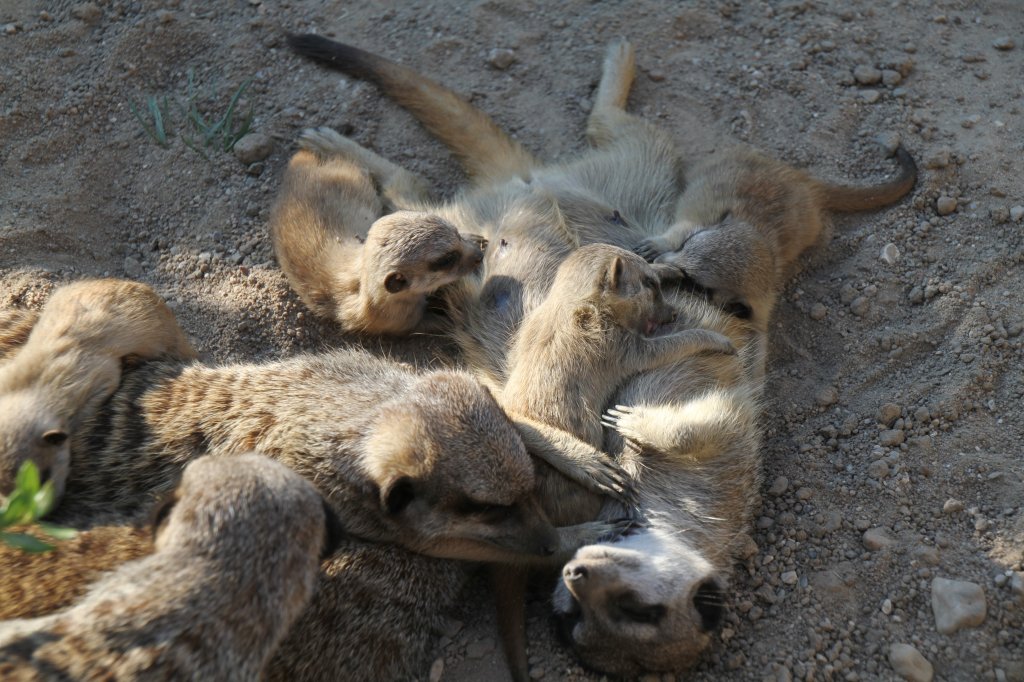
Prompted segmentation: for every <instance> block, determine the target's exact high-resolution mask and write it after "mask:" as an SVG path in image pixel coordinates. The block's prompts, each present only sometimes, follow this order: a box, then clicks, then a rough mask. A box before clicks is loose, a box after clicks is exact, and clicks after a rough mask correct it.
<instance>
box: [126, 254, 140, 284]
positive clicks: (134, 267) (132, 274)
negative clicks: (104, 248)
mask: <svg viewBox="0 0 1024 682" xmlns="http://www.w3.org/2000/svg"><path fill="white" fill-rule="evenodd" d="M124 274H126V275H128V277H129V279H139V278H140V277H142V263H140V262H139V261H138V260H136V259H135V258H132V257H131V256H128V257H126V258H125V259H124Z"/></svg>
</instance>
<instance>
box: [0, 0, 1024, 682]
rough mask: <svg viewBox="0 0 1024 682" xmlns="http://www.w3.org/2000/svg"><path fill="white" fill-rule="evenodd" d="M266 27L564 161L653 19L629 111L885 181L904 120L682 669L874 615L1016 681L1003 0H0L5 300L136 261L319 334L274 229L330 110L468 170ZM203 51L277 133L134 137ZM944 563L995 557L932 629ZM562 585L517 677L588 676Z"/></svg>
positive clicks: (773, 673) (1012, 289) (887, 636)
mask: <svg viewBox="0 0 1024 682" xmlns="http://www.w3.org/2000/svg"><path fill="white" fill-rule="evenodd" d="M282 29H289V30H315V31H318V32H321V33H325V34H327V35H334V36H337V37H338V38H339V39H342V40H345V41H348V42H351V43H354V44H356V45H359V46H362V47H366V48H370V49H373V50H375V51H377V52H380V53H382V54H385V55H388V56H391V57H393V58H396V59H399V60H401V61H404V62H405V63H408V64H411V65H415V66H416V67H418V68H420V69H421V70H423V71H424V72H426V73H429V74H431V75H433V76H435V77H436V78H438V79H440V80H442V81H443V82H445V83H446V84H449V85H451V86H452V87H454V88H455V89H457V90H458V91H460V92H461V93H463V94H465V95H466V96H468V97H469V98H470V99H471V100H472V101H473V102H474V103H475V104H476V105H478V106H479V107H481V108H482V109H484V110H486V111H487V112H489V113H490V114H492V115H493V116H494V117H495V118H496V120H497V121H498V122H499V124H501V125H502V126H503V127H504V128H506V129H507V130H510V131H512V132H514V133H515V134H516V136H517V137H518V138H519V139H521V140H522V141H523V143H524V144H525V145H526V146H527V147H529V148H530V149H531V150H533V151H535V152H536V153H537V154H538V155H540V156H541V157H543V158H546V159H552V160H553V159H558V158H563V157H568V156H571V155H573V154H574V153H576V152H578V151H579V150H580V149H582V148H583V146H584V141H583V134H582V133H583V122H584V119H585V117H586V113H587V111H588V110H589V106H590V98H591V96H592V93H593V89H594V86H595V84H596V80H597V77H598V73H599V64H600V58H601V55H602V52H603V47H604V45H605V44H606V43H607V42H608V41H609V40H611V39H613V38H615V37H617V36H626V37H628V38H630V39H631V40H632V41H633V42H634V43H635V44H636V46H637V52H638V59H639V66H640V70H641V73H640V77H639V78H638V81H637V83H636V87H635V89H634V95H633V97H632V100H631V108H632V110H634V111H637V112H639V113H642V114H643V115H644V116H645V117H647V118H648V119H650V120H652V121H656V122H657V123H658V124H659V125H662V126H664V127H665V128H667V129H669V130H671V131H672V132H673V133H674V134H675V135H677V136H678V138H679V139H680V140H681V141H682V143H683V144H685V145H688V147H689V148H690V149H692V150H693V151H694V152H695V153H700V152H707V151H711V150H712V149H714V148H715V147H716V146H718V145H721V144H723V143H724V142H726V141H728V140H742V141H746V142H749V143H752V144H755V145H757V146H759V147H761V148H763V149H765V150H768V151H769V152H771V153H773V154H775V155H777V156H779V157H781V158H783V159H785V160H787V161H789V162H792V163H794V164H797V165H800V166H804V167H808V168H810V169H812V170H813V171H814V172H815V173H817V174H818V175H820V176H822V177H825V178H828V179H832V180H850V181H858V182H871V181H875V180H879V179H881V178H882V177H884V176H885V175H886V174H888V173H891V171H892V166H893V164H892V163H891V161H889V160H887V159H886V158H885V156H884V154H883V153H882V152H881V151H880V148H879V146H878V144H877V142H876V139H878V138H879V136H880V137H881V140H882V142H883V145H884V146H889V147H892V146H894V144H895V142H896V141H897V140H899V141H902V143H903V144H904V145H905V146H906V147H908V148H909V149H910V150H911V152H912V153H913V154H914V156H915V157H916V158H917V159H918V160H919V163H920V165H921V169H922V173H921V178H920V181H919V184H918V186H917V188H916V189H915V191H914V192H913V195H912V196H911V197H909V198H908V199H906V200H904V201H903V202H901V203H900V204H899V205H898V206H896V207H894V208H891V209H889V210H885V211H881V212H878V213H875V214H872V215H858V216H841V217H838V218H837V219H836V221H835V228H836V229H835V237H834V239H833V240H832V242H831V243H830V244H829V245H827V247H825V248H822V249H820V250H819V251H817V252H816V253H813V254H811V255H810V256H809V258H807V260H806V264H805V268H804V272H803V274H802V275H801V276H799V277H798V278H797V279H796V280H795V281H794V282H792V283H791V284H790V286H789V287H788V289H787V290H786V293H785V296H784V298H783V300H782V301H781V303H780V306H779V308H778V313H777V318H776V320H775V323H774V325H773V327H772V330H771V345H772V353H771V357H770V361H769V376H768V396H769V399H770V403H769V405H768V409H767V411H766V416H765V427H766V430H767V434H768V437H767V439H766V446H765V449H764V456H765V473H766V489H765V490H764V491H763V493H764V508H763V510H762V516H761V518H760V519H759V520H758V521H757V529H756V531H755V532H754V538H755V540H756V542H757V544H758V546H759V548H760V552H759V553H758V554H757V556H756V557H755V558H754V559H753V560H752V561H751V562H750V563H749V564H748V565H746V566H743V567H740V569H739V570H738V575H737V579H736V581H735V584H734V588H733V590H732V593H733V596H732V599H731V604H730V610H729V615H728V619H727V623H726V626H725V628H724V629H723V630H722V632H721V634H720V642H719V643H718V644H716V646H715V647H714V649H713V651H712V652H711V653H710V654H709V655H708V656H707V657H706V659H705V661H704V662H703V663H702V664H701V665H700V667H699V668H698V671H697V672H696V674H695V675H694V676H693V679H730V680H748V679H753V680H759V679H776V680H789V679H794V678H799V679H845V680H857V679H861V680H865V679H892V678H894V677H895V675H896V674H895V672H894V671H893V668H892V665H891V663H890V661H889V650H890V646H891V645H892V644H894V643H906V644H910V645H912V646H914V647H915V648H916V649H917V650H918V651H919V652H920V653H921V654H922V655H923V656H924V658H926V659H927V660H928V661H930V663H931V665H932V666H933V667H934V674H935V677H936V678H937V679H944V680H975V679H980V680H985V679H994V680H1003V679H1006V680H1024V606H1022V604H1024V582H1022V578H1024V576H1022V573H1021V572H1022V570H1024V565H1022V562H1024V463H1022V460H1024V456H1022V450H1021V448H1022V446H1021V443H1022V442H1024V414H1022V412H1024V410H1022V401H1021V399H1022V397H1024V382H1022V376H1021V360H1022V357H1021V356H1022V341H1024V336H1022V335H1021V329H1022V321H1024V313H1022V309H1021V303H1022V299H1024V274H1022V272H1024V271H1022V268H1021V264H1022V261H1024V246H1022V243H1024V240H1022V230H1024V223H1022V219H1024V218H1022V214H1024V208H1020V207H1021V206H1022V205H1024V183H1022V181H1021V177H1022V175H1024V116H1022V107H1024V8H1022V7H1021V5H1020V3H1019V2H1018V0H1001V1H1000V0H992V1H989V2H972V1H969V0H948V1H937V2H931V1H929V2H926V1H923V0H908V1H904V2H885V3H882V2H867V1H858V0H853V1H851V2H847V1H843V0H816V1H812V0H803V1H793V0H786V1H782V2H761V1H753V2H739V1H736V0H733V1H726V2H710V1H698V2H669V1H667V0H663V1H655V0H632V1H629V2H617V1H610V2H601V3H589V2H583V1H581V0H569V1H567V2H562V3H538V2H533V1H531V0H525V1H524V2H518V3H503V2H498V1H497V0H488V1H484V2H475V1H474V2H459V1H454V0H439V1H437V2H410V3H398V4H392V3H387V4H384V3H348V2H322V3H318V2H310V1H306V0H293V1H291V2H276V1H272V0H262V1H261V0H231V1H230V2H228V1H223V2H216V3H206V2H189V1H188V0H169V1H168V2H163V3H157V2H150V1H142V2H118V1H114V2H97V3H96V4H92V3H83V4H72V3H68V2H49V3H47V2H43V3H40V2H35V1H31V0H5V1H4V2H3V3H0V150H2V156H0V164H2V171H0V306H12V305H23V306H38V305H39V304H40V303H41V302H42V301H43V300H44V299H45V296H46V294H47V293H48V292H49V290H50V289H51V288H52V286H53V285H54V284H56V283H59V282H63V281H67V280H71V279H76V278H81V277H86V276H96V275H113V276H124V277H131V278H137V279H141V280H143V281H146V282H149V283H150V284H152V285H154V286H155V287H156V288H157V289H158V290H159V291H160V292H161V293H163V294H164V295H165V296H166V297H167V298H168V299H169V300H170V301H171V303H172V305H173V306H174V308H175V310H176V311H177V313H178V314H179V315H180V318H181V320H182V323H183V325H184V326H185V328H186V329H187V330H188V331H189V332H190V333H191V334H192V335H193V336H194V338H195V340H196V342H197V344H198V345H199V346H200V347H201V348H203V349H204V350H205V351H206V352H207V353H208V355H209V357H210V358H212V359H215V360H219V361H222V360H228V359H264V358H272V357H280V356H286V355H289V354H292V353H294V352H296V351H298V350H308V349H316V348H321V347H324V346H326V345H330V344H333V343H335V342H336V341H337V336H336V335H335V334H333V333H332V332H331V330H330V327H329V325H326V324H322V323H318V322H315V321H313V320H311V319H310V316H309V315H307V314H304V313H303V307H302V305H301V303H300V302H299V301H298V300H297V299H296V298H295V297H294V295H292V294H291V293H290V291H289V289H288V287H287V284H286V282H285V280H284V278H283V276H282V275H281V274H280V272H279V270H278V269H277V267H276V265H275V263H274V261H273V257H272V254H271V250H270V246H269V240H268V238H267V228H266V219H267V213H268V209H269V206H270V203H271V201H272V197H273V194H274V191H275V189H276V187H277V183H278V178H279V176H280V173H281V170H282V167H283V165H284V163H285V161H286V159H287V157H288V154H289V153H290V151H291V150H292V140H293V139H294V137H295V135H296V134H297V133H298V132H299V130H300V129H301V128H303V127H305V126H308V125H322V124H329V125H332V126H335V127H338V128H339V129H342V130H343V131H345V132H347V133H349V134H351V135H352V136H354V137H355V138H356V139H357V140H358V141H360V142H362V143H364V144H366V145H368V146H370V147H372V148H374V149H376V150H378V151H380V152H381V153H383V154H384V155H386V156H388V157H390V158H392V159H394V160H396V161H397V162H399V163H402V164H404V165H406V166H408V167H410V168H411V169H412V170H415V171H416V172H419V173H421V174H423V175H424V176H426V177H428V178H430V179H431V180H432V181H433V182H434V183H435V187H436V188H437V190H438V192H439V193H440V194H442V195H445V194H451V193H453V192H455V191H456V189H457V188H458V186H459V185H460V183H461V182H463V177H462V176H461V175H460V172H459V170H458V167H457V166H456V165H455V164H454V163H453V161H452V160H451V159H450V158H449V157H448V155H447V154H446V153H445V151H444V150H443V149H441V148H440V146H439V145H438V144H437V143H436V142H434V141H433V140H431V139H430V138H429V137H428V136H427V135H426V134H425V133H424V132H423V131H422V130H421V129H420V128H418V127H417V125H416V124H415V123H414V122H413V121H412V119H411V118H410V117H409V116H408V115H407V114H406V113H405V112H403V111H401V110H399V109H398V108H397V107H396V106H394V105H393V104H391V103H390V102H388V101H386V100H384V99H383V98H382V97H381V96H380V95H379V94H378V93H377V92H376V91H375V90H374V89H373V88H372V87H370V86H368V85H365V84H362V83H358V82H354V81H349V80H346V79H344V78H342V77H340V76H339V75H337V74H334V73H328V72H325V71H323V70H320V69H318V68H317V67H315V66H314V65H311V64H308V63H304V62H302V61H300V60H299V59H297V58H295V57H293V56H291V55H290V54H288V53H287V51H286V50H285V49H284V47H283V41H282V35H281V30H282ZM494 50H508V51H510V52H509V53H504V56H505V57H508V56H511V60H510V61H511V63H510V64H507V65H506V64H505V63H504V62H503V61H502V56H503V53H500V52H499V53H494V52H493V51H494ZM501 67H504V68H501ZM858 67H859V68H858ZM190 70H192V71H194V74H195V80H196V81H197V82H198V83H199V84H200V85H201V86H202V88H201V94H200V95H199V96H198V97H197V98H196V101H197V103H198V104H199V106H200V108H201V109H204V110H206V111H208V112H211V113H212V112H223V110H224V109H225V108H226V107H227V103H228V100H229V98H230V97H231V94H232V93H233V92H234V91H235V90H236V89H237V88H238V86H239V85H240V84H241V83H242V82H243V81H245V80H246V79H248V78H250V77H251V78H253V81H252V85H251V86H250V88H249V90H248V91H247V93H246V95H245V97H244V98H243V99H244V101H243V102H242V103H241V109H242V110H243V111H246V110H248V107H249V106H250V105H251V106H252V109H253V112H254V115H255V118H254V129H255V130H256V132H258V133H262V134H264V135H267V136H270V139H271V142H272V148H271V149H270V153H269V155H268V156H266V157H265V158H263V159H260V160H257V161H255V162H254V163H251V164H245V163H242V162H241V161H240V160H239V159H238V158H236V156H234V155H232V154H231V153H225V152H223V151H220V150H213V149H211V150H210V151H209V154H208V156H209V159H206V158H203V156H201V155H199V154H198V153H196V152H194V151H192V150H191V149H189V148H188V147H187V146H186V145H185V144H184V142H183V139H182V136H181V135H180V134H178V133H180V131H181V128H182V116H181V113H180V112H178V111H177V110H176V109H175V108H174V106H173V104H171V105H170V110H169V116H168V118H169V127H170V128H171V131H172V133H174V134H172V136H171V138H170V140H169V144H168V147H167V148H163V147H161V146H159V145H158V144H157V143H156V142H154V140H152V139H151V138H150V137H148V136H147V135H146V133H145V132H144V131H143V129H142V127H141V126H140V124H139V123H138V122H137V121H136V120H135V118H134V117H133V115H132V114H131V112H130V110H129V102H132V101H134V102H136V103H140V104H141V103H142V102H143V98H144V96H146V95H149V94H153V95H157V96H158V98H163V97H164V96H167V97H168V98H169V100H168V101H169V102H173V101H174V100H175V99H177V100H183V99H184V98H185V94H186V93H187V82H188V76H187V74H188V72H189V71H190ZM855 71H856V77H855V75H854V74H855ZM878 79H880V80H878ZM257 156H260V154H257ZM954 207H955V208H954ZM1015 207H1018V208H1015ZM940 209H941V210H940ZM949 209H953V210H952V212H948V211H949ZM940 213H945V215H940ZM889 244H892V245H894V247H895V252H893V251H892V249H889V250H888V252H887V256H890V257H888V258H887V259H883V258H881V254H882V251H883V248H888V245H889ZM948 500H954V502H947V501H948ZM934 578H948V579H955V580H961V581H969V582H971V583H975V584H976V585H978V586H980V589H981V591H982V592H983V595H984V603H985V606H986V615H985V618H984V621H983V622H982V623H981V624H980V625H979V626H977V627H967V628H964V629H961V630H960V631H959V632H956V633H955V634H951V635H945V634H940V633H939V632H938V631H937V629H936V621H935V617H934V615H933V609H932V598H933V588H932V581H933V579H934ZM546 595H547V591H546V590H540V591H538V593H537V594H536V596H535V597H534V598H533V601H532V602H531V604H530V614H531V621H530V637H531V642H532V644H531V658H530V660H531V668H532V675H533V676H534V677H535V678H538V679H539V678H546V679H562V678H567V679H597V676H593V675H591V674H589V673H587V672H586V671H584V670H583V669H582V668H581V667H580V666H579V665H577V664H576V663H575V662H574V661H573V660H572V658H571V656H570V655H569V654H568V653H567V652H566V651H564V650H563V649H562V648H561V647H560V646H559V645H558V644H557V643H556V642H555V640H554V638H553V637H552V635H551V630H550V628H549V625H548V622H547V613H548V611H549V609H548V605H547V601H546V600H547V596H546ZM487 603H488V599H487V596H486V590H485V588H484V587H483V586H482V584H480V585H476V586H473V587H471V588H470V590H469V592H468V593H467V597H466V599H465V600H464V602H463V604H462V605H461V607H460V608H459V609H458V610H457V611H456V612H455V613H453V614H452V619H451V621H450V622H449V627H447V628H446V631H445V632H444V633H443V634H442V635H441V637H440V642H439V644H438V648H437V653H436V659H437V661H440V662H437V661H435V666H434V668H435V670H434V671H435V672H439V671H440V672H441V676H442V678H443V679H453V680H469V679H481V680H483V679H488V680H490V679H501V677H502V675H504V672H503V669H502V667H501V662H500V659H499V655H498V652H497V651H496V647H495V641H496V638H495V635H494V632H493V629H492V627H493V614H492V613H491V612H490V611H489V607H487V606H481V605H486V604H487ZM424 676H426V671H425V672H424ZM671 678H672V676H671V675H667V676H664V679H671ZM652 679H657V677H656V676H655V677H652Z"/></svg>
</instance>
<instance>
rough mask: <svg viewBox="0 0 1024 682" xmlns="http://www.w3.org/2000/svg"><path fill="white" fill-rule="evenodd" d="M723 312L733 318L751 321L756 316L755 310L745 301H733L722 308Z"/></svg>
mask: <svg viewBox="0 0 1024 682" xmlns="http://www.w3.org/2000/svg"><path fill="white" fill-rule="evenodd" d="M722 310H723V311H725V312H726V313H728V314H729V315H732V316H733V317H738V318H740V319H741V320H749V319H750V318H751V317H752V316H753V314H754V311H753V309H752V308H751V307H750V306H749V305H747V304H746V303H744V302H743V301H731V302H729V303H726V304H725V305H724V306H722Z"/></svg>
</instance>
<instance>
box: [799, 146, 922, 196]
mask: <svg viewBox="0 0 1024 682" xmlns="http://www.w3.org/2000/svg"><path fill="white" fill-rule="evenodd" d="M896 161H897V162H898V163H899V165H900V174H899V176H898V177H897V178H896V179H894V180H890V181H889V182H885V183H882V184H880V185H873V186H871V187H850V186H845V185H830V184H828V183H824V182H823V183H820V184H819V185H818V191H819V192H820V193H821V196H822V199H823V200H822V207H823V208H825V209H828V210H830V211H867V210H870V209H873V208H880V207H882V206H887V205H889V204H891V203H894V202H896V201H898V200H899V199H901V198H902V197H903V196H904V195H905V194H906V193H907V192H909V191H910V190H911V189H913V188H914V183H916V182H917V164H916V163H914V158H913V157H912V156H911V155H910V153H909V152H908V151H907V150H906V149H904V148H903V147H897V148H896Z"/></svg>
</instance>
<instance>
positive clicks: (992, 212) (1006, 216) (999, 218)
mask: <svg viewBox="0 0 1024 682" xmlns="http://www.w3.org/2000/svg"><path fill="white" fill-rule="evenodd" d="M988 216H989V217H990V218H991V219H992V222H994V223H1005V222H1007V221H1009V220H1010V209H1008V208H1006V207H1005V206H993V207H992V208H990V209H988Z"/></svg>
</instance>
